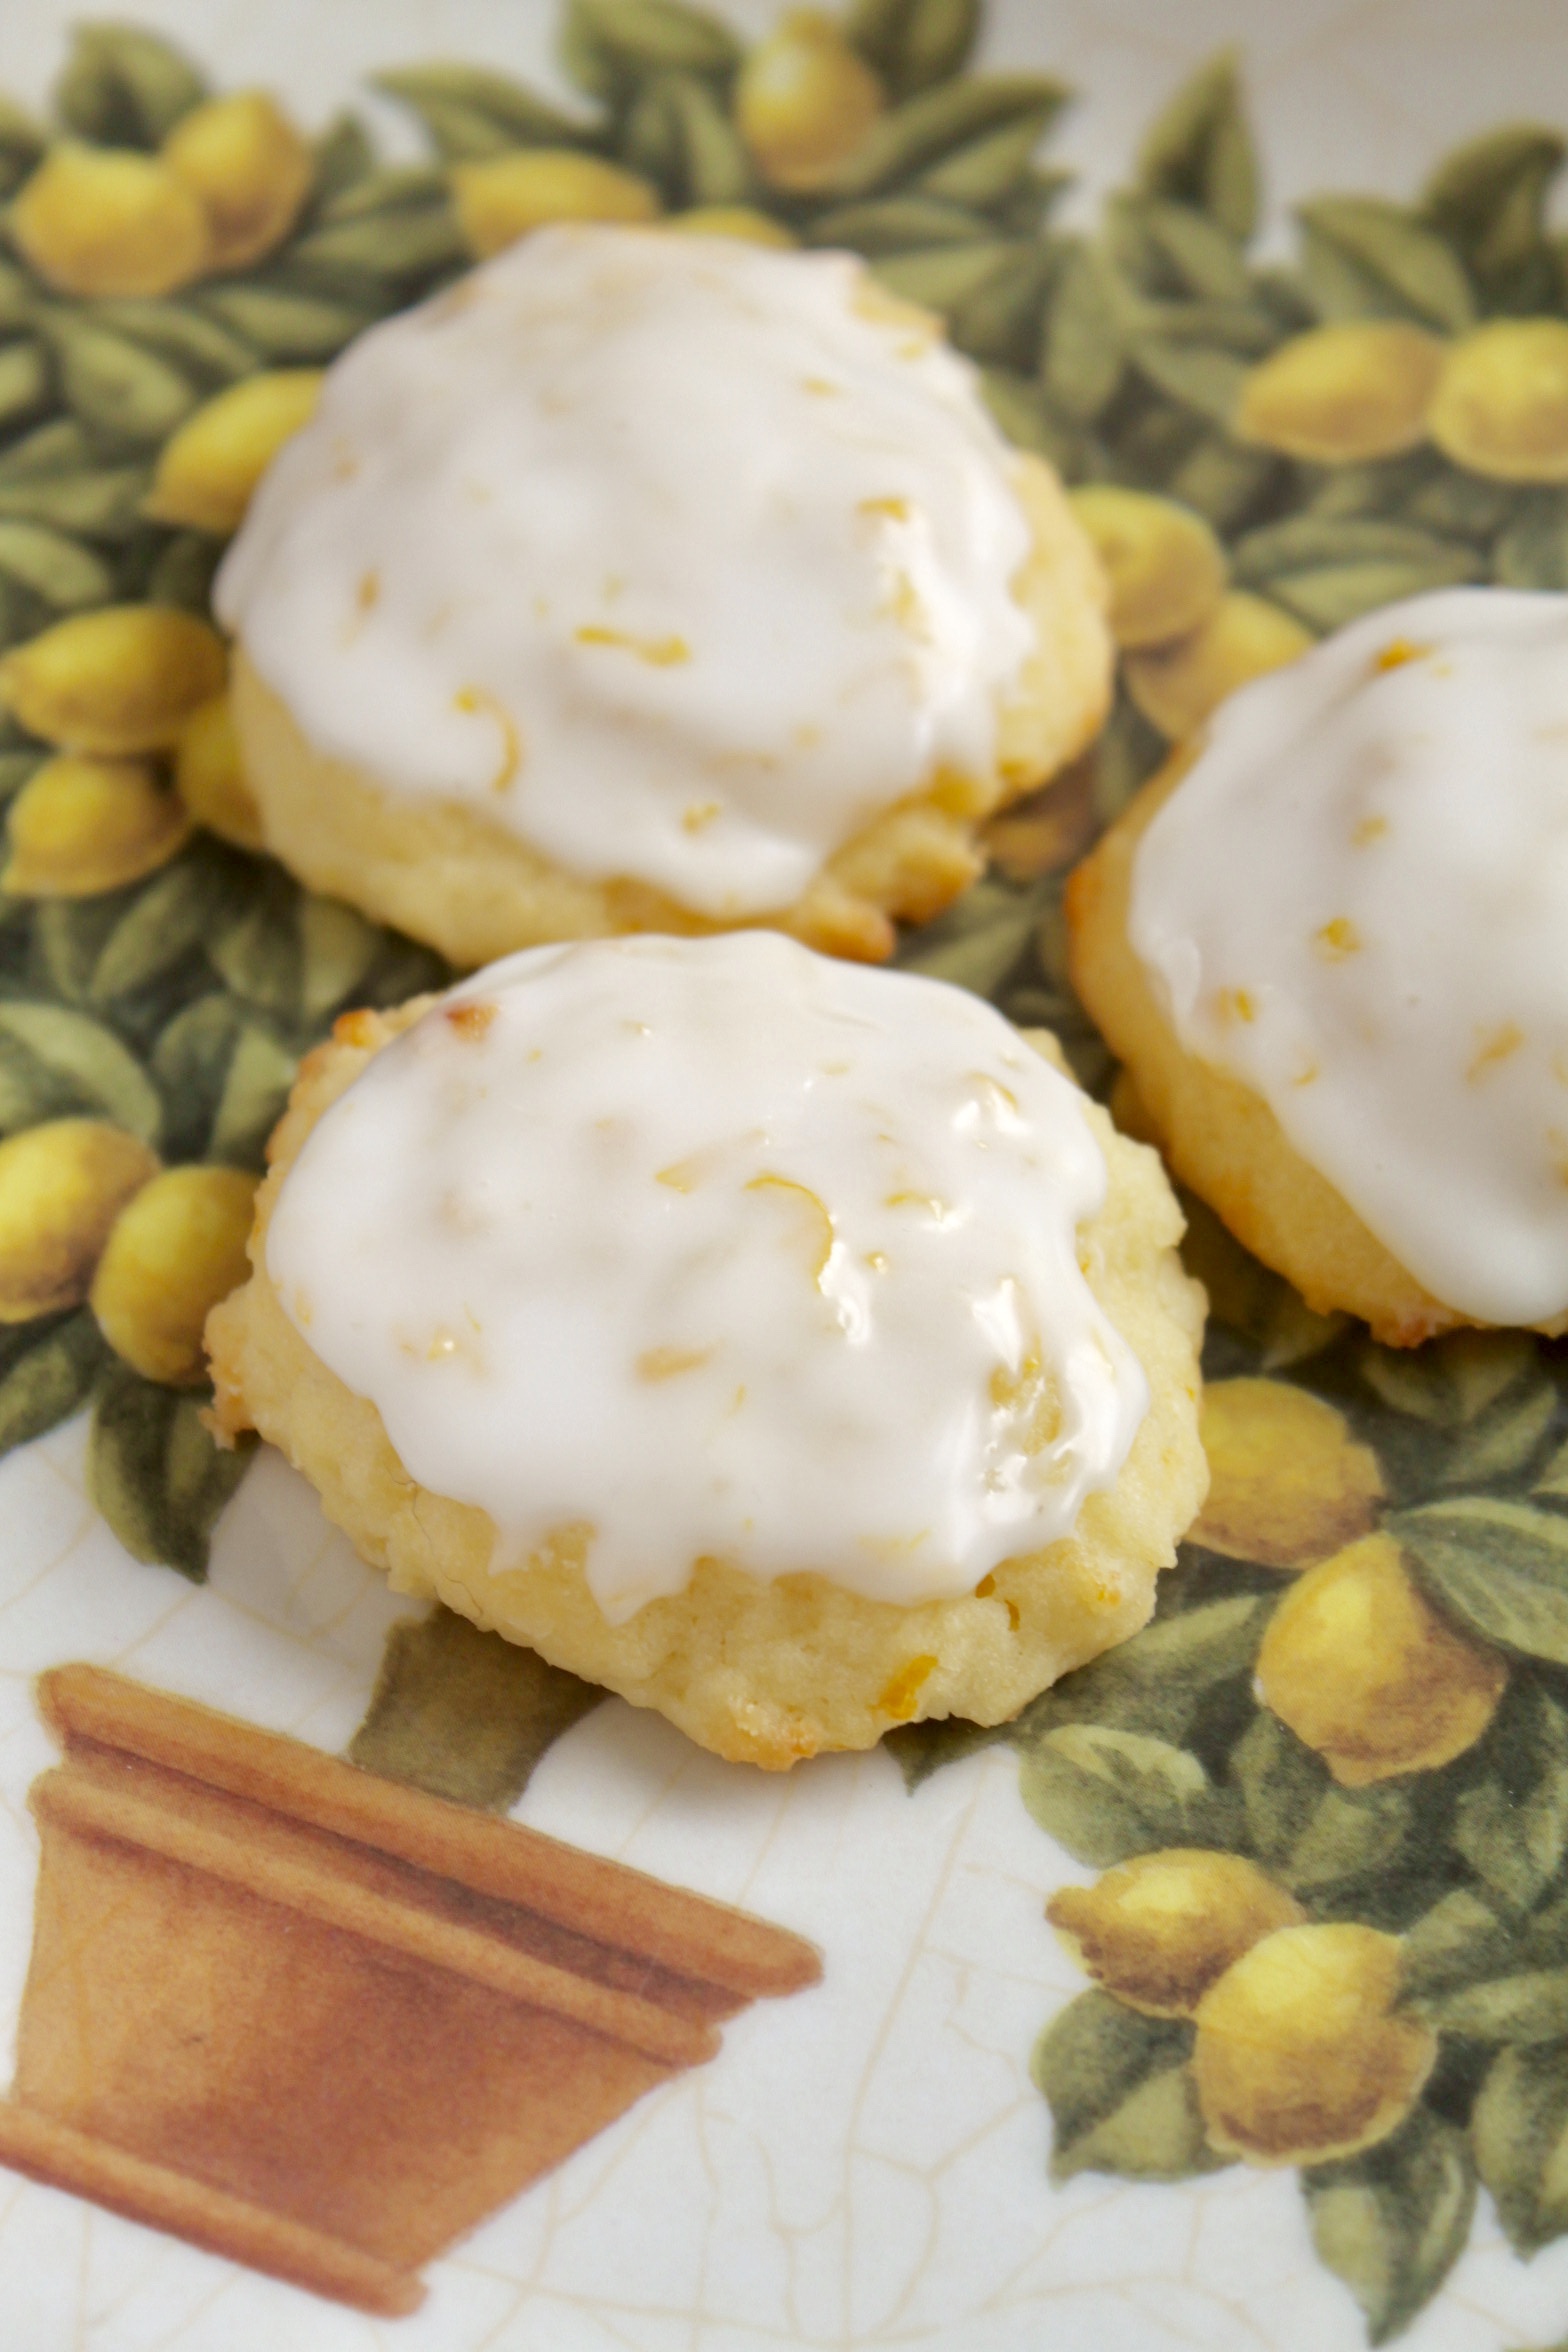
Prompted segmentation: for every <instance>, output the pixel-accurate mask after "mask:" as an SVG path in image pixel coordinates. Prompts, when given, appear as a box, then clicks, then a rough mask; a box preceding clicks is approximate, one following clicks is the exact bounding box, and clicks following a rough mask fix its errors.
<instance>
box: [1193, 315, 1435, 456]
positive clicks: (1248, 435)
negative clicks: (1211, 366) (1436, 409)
mask: <svg viewBox="0 0 1568 2352" xmlns="http://www.w3.org/2000/svg"><path fill="white" fill-rule="evenodd" d="M1443 349H1444V347H1443V345H1442V344H1441V343H1440V342H1439V341H1438V339H1437V337H1436V336H1435V335H1428V334H1426V333H1425V332H1424V331H1423V330H1422V329H1421V328H1420V327H1415V326H1410V325H1407V324H1406V323H1405V322H1404V321H1403V320H1400V319H1343V320H1340V321H1338V322H1337V323H1336V324H1335V325H1333V326H1327V327H1314V328H1313V329H1312V330H1311V332H1310V333H1308V334H1305V335H1293V336H1292V337H1291V339H1290V341H1289V342H1288V343H1282V344H1281V345H1280V347H1279V349H1278V350H1277V351H1275V352H1273V353H1271V354H1270V356H1269V357H1268V358H1267V359H1265V360H1264V361H1263V362H1262V363H1261V364H1260V365H1259V366H1257V367H1255V368H1254V369H1253V370H1252V373H1251V374H1250V375H1249V376H1248V378H1247V381H1246V385H1245V387H1244V388H1243V391H1242V395H1241V406H1240V409H1239V411H1238V412H1237V418H1236V431H1237V434H1238V436H1239V437H1240V438H1241V439H1242V440H1244V441H1259V442H1261V443H1262V444H1263V445H1264V447H1265V448H1268V449H1278V450H1280V451H1281V452H1282V453H1283V454H1284V455H1285V456H1286V457H1299V458H1304V459H1305V460H1306V461H1307V462H1308V464H1311V465H1364V464H1365V463H1367V461H1368V460H1369V459H1372V458H1378V457H1393V456H1396V455H1397V454H1398V453H1399V451H1400V450H1402V449H1414V448H1415V446H1416V444H1417V442H1419V441H1421V440H1422V439H1424V437H1425V434H1426V410H1427V403H1428V401H1429V400H1430V399H1431V397H1432V387H1433V385H1434V384H1435V383H1436V382H1437V379H1438V374H1439V371H1440V370H1441V368H1442V365H1443Z"/></svg>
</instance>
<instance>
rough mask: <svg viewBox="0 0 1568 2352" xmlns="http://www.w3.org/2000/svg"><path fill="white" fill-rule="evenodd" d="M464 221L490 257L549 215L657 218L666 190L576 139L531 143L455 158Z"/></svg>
mask: <svg viewBox="0 0 1568 2352" xmlns="http://www.w3.org/2000/svg"><path fill="white" fill-rule="evenodd" d="M452 195H453V199H454V201H455V203H456V205H457V219H458V226H459V227H460V228H461V230H462V232H463V238H464V242H465V243H466V245H467V247H468V250H469V252H470V253H472V254H473V255H474V256H475V257H476V259H478V260H480V261H484V260H486V259H488V257H489V256H490V255H491V254H492V253H500V252H502V251H503V250H504V248H505V247H506V246H508V245H515V244H516V242H517V240H518V238H519V237H526V236H527V235H528V232H529V231H530V229H541V228H543V227H544V226H545V224H546V223H547V222H549V221H627V222H631V223H634V224H635V223H636V222H638V221H651V220H656V219H657V218H658V215H659V210H660V206H659V192H658V190H657V189H656V188H655V187H654V186H653V184H652V182H651V181H649V180H645V179H642V178H641V177H640V176H639V175H638V174H637V173H636V172H629V171H623V170H622V168H621V166H620V165H619V164H618V163H603V162H601V161H600V159H599V157H598V156H597V155H581V154H579V153H578V151H577V149H576V148H575V147H531V148H526V149H523V150H521V151H519V152H518V153H516V154H514V155H498V156H496V157H495V158H494V159H493V161H492V160H487V161H485V162H483V163H457V164H454V165H453V166H452Z"/></svg>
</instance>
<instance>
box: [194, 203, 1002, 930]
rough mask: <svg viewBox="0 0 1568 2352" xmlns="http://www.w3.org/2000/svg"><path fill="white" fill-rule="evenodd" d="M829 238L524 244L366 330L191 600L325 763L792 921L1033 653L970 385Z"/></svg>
mask: <svg viewBox="0 0 1568 2352" xmlns="http://www.w3.org/2000/svg"><path fill="white" fill-rule="evenodd" d="M863 284H864V273H863V270H862V267H861V265H860V263H859V262H858V261H856V260H855V259H853V258H852V257H851V256H850V255H847V254H800V253H778V252H769V251H765V250H762V249H760V248H758V247H755V246H748V245H744V244H742V243H739V242H736V241H730V240H726V239H721V238H702V237H684V236H674V235H670V234H668V233H659V232H653V231H648V230H636V229H616V228H601V227H563V228H552V229H544V230H540V231H538V232H537V233H536V234H535V235H533V236H531V237H528V238H525V239H524V240H523V241H522V242H521V243H519V244H518V245H516V246H514V247H512V248H511V250H510V251H508V252H507V253H504V254H502V255H501V256H500V257H499V258H498V259H496V260H494V261H492V262H490V263H488V264H486V266H485V267H483V268H482V269H478V270H475V271H474V272H473V273H472V275H471V276H469V277H468V278H466V279H465V280H463V281H462V283H461V284H460V285H458V286H457V287H456V288H454V289H453V290H452V291H451V292H449V293H447V294H444V295H441V296H438V297H437V298H436V299H435V300H433V301H432V302H429V303H427V304H426V305H424V307H423V308H421V309H418V310H414V311H410V312H407V313H405V314H404V315H402V316H401V317H398V318H395V319H392V320H390V321H388V322H387V323H386V324H385V325H383V326H380V327H377V328H375V329H374V330H373V331H372V332H371V333H369V334H367V335H364V336H362V337H361V338H360V339H359V341H358V342H357V343H355V344H354V346H353V348H352V349H351V350H350V351H349V352H348V353H347V354H346V355H345V357H344V358H342V359H341V360H339V361H338V363H337V364H336V366H335V367H334V368H332V369H331V371H330V372H329V374H328V377H327V381H326V385H325V388H324V390H323V394H322V399H321V404H320V407H319V409H318V411H317V413H316V416H315V418H314V419H313V421H312V422H311V423H310V424H308V425H307V426H306V427H305V428H304V429H303V431H301V432H300V433H298V434H297V435H296V436H295V437H294V439H293V440H292V441H290V442H289V443H288V445H287V446H286V447H285V449H284V450H283V452H282V453H281V455H280V456H279V458H278V459H277V461H276V463H275V464H274V466H273V467H272V468H271V470H270V471H269V473H268V474H267V476H266V478H265V480H264V481H263V483H262V485H261V488H260V491H259V493H258V495H257V497H256V498H255V500H254V502H253V504H252V506H251V510H250V513H249V515H248V516H247V519H246V522H245V525H244V527H243V529H242V530H241V532H240V534H239V537H238V538H237V539H236V541H235V543H234V546H233V547H232V548H231V550H230V552H229V555H228V557H227V559H226V561H225V563H224V566H223V569H222V571H221V573H220V575H219V579H218V586H217V607H218V611H219V613H220V614H221V616H222V618H223V620H224V622H225V624H226V625H227V626H228V627H229V628H230V629H231V630H233V631H235V632H236V633H237V634H238V635H240V636H241V637H242V638H243V639H244V642H245V645H246V649H247V651H248V653H249V655H250V657H251V659H252V661H253V662H254V664H255V667H256V669H257V671H258V672H259V674H260V676H261V677H262V679H263V680H264V681H265V682H266V684H267V685H269V686H270V687H271V688H272V689H273V691H274V692H275V693H277V694H278V695H279V696H281V698H282V700H283V701H284V703H285V704H286V705H287V706H288V708H289V710H290V711H291V712H292V714H293V716H294V718H295V719H296V721H297V722H298V724H299V725H300V727H301V728H302V729H303V730H304V732H305V734H306V735H307V736H308V737H309V738H310V739H311V741H312V742H313V743H315V744H316V745H317V746H318V747H319V748H321V749H322V750H324V751H326V752H329V753H332V754H334V755H336V756H338V757H340V758H343V759H346V760H350V761H354V762H356V763H357V764H359V765H360V766H361V767H363V768H365V769H367V770H369V771H370V772H371V773H373V774H374V775H375V777H376V778H377V779H378V781H379V782H380V783H381V784H383V785H384V786H385V787H387V788H388V789H389V790H397V791H403V792H409V793H416V794H424V795H430V794H439V795H443V796H449V797H452V798H455V799H459V800H463V801H467V802H470V803H472V804H473V806H474V807H475V808H476V809H477V810H479V811H481V812H482V813H483V814H484V815H485V816H487V817H489V818H492V819H496V820H498V821H499V822H501V823H502V824H504V825H506V826H508V827H510V828H511V829H512V830H513V831H515V832H516V833H518V834H519V835H521V836H522V838H523V839H525V840H526V841H527V842H529V843H530V844H531V845H532V846H533V847H535V848H536V849H538V850H540V851H541V852H543V853H544V854H546V855H547V856H549V857H550V858H552V859H553V860H555V862H557V863H558V864H560V865H562V866H565V867H567V868H568V869H569V870H570V871H572V872H573V873H575V874H578V875H582V876H587V877H592V878H596V879H606V878H610V877H612V876H618V875H627V876H632V877H636V878H640V879H642V880H644V881H646V882H650V883H653V884H655V885H657V886H658V887H659V888H661V889H664V890H666V891H668V892H669V893H671V894H672V895H673V896H674V897H675V898H677V899H678V900H680V901H681V903H682V904H684V905H686V906H689V907H692V908H695V909H697V910H698V911H699V912H701V913H702V914H704V915H706V916H709V917H712V918H715V919H721V920H731V919H734V918H738V917H743V916H747V915H758V914H764V913H767V912H768V911H770V910H776V909H778V908H780V907H783V906H786V905H789V904H790V903H791V902H792V901H793V900H795V899H796V898H798V897H799V896H800V895H801V894H802V892H803V891H804V890H805V888H806V886H807V885H808V883H809V882H810V881H811V879H812V877H813V875H814V874H815V873H816V871H817V869H818V867H819V866H820V865H821V863H822V862H823V860H824V858H826V857H827V856H829V855H830V854H831V853H832V852H833V851H834V850H835V849H837V848H838V847H839V846H840V845H841V844H842V843H844V842H845V841H847V840H848V839H850V838H851V836H852V835H854V834H855V833H857V832H859V831H860V830H862V829H863V828H864V826H865V825H867V824H868V823H869V822H870V821H871V820H872V818H874V817H875V816H876V815H878V814H879V813H880V812H881V811H882V810H883V809H885V808H887V807H889V806H890V805H891V804H892V803H893V802H895V801H897V800H899V799H902V798H903V797H905V796H906V795H907V794H909V793H911V792H914V791H917V790H920V789H921V788H923V787H924V786H926V785H927V784H929V783H930V782H931V781H932V779H933V778H934V776H935V775H936V773H937V772H938V771H941V770H948V771H953V772H956V773H958V774H961V775H964V776H967V777H980V778H983V779H989V778H990V776H991V775H992V773H993V771H994V766H995V751H996V719H997V712H998V709H999V707H1000V705H1001V703H1002V702H1003V701H1004V700H1005V699H1006V690H1007V689H1008V687H1009V686H1010V684H1011V683H1012V681H1013V680H1014V679H1015V678H1016V677H1017V675H1018V672H1019V668H1020V665H1021V663H1022V661H1023V659H1024V657H1025V656H1026V654H1027V653H1028V651H1029V648H1030V645H1031V643H1032V631H1031V627H1030V624H1029V623H1028V621H1027V620H1026V619H1025V617H1024V614H1023V613H1022V611H1021V609H1020V608H1019V606H1018V605H1017V603H1016V602H1015V601H1014V599H1013V596H1012V592H1011V591H1012V583H1013V580H1014V578H1015V575H1016V574H1017V572H1018V570H1019V568H1020V566H1021V564H1022V563H1023V561H1024V559H1025V557H1026V555H1027V553H1028V548H1029V529H1028V525H1027V522H1026V520H1025V517H1024V514H1023V510H1022V508H1021V506H1020V504H1019V501H1018V498H1017V495H1016V492H1015V490H1014V487H1013V482H1012V474H1011V465H1012V461H1011V459H1010V457H1009V453H1008V452H1007V449H1006V447H1005V444H1004V443H1003V441H1002V439H1001V437H1000V435H999V434H998V433H997V431H996V428H995V427H994V426H993V425H992V423H991V421H990V419H989V417H988V416H987V415H986V413H985V410H984V409H983V407H982V405H981V402H980V399H979V396H978V392H977V389H976V379H975V374H974V370H973V369H972V368H971V367H970V366H969V364H968V363H967V361H964V360H962V359H959V358H958V357H957V356H956V355H955V354H954V353H952V352H951V351H949V350H947V349H946V348H945V347H944V346H942V345H941V344H940V343H936V342H932V341H931V340H929V339H928V338H926V337H924V336H922V335H921V334H920V333H919V332H918V331H914V330H912V329H911V328H910V327H909V326H907V325H898V324H893V323H888V322H886V321H880V322H879V321H877V320H875V319H873V318H871V317H868V316H866V315H864V314H863V313H862V311H861V310H860V309H859V308H857V294H858V293H859V290H860V289H861V288H862V286H863Z"/></svg>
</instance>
